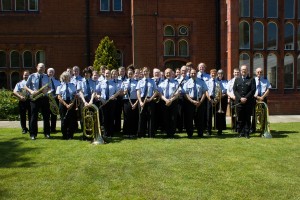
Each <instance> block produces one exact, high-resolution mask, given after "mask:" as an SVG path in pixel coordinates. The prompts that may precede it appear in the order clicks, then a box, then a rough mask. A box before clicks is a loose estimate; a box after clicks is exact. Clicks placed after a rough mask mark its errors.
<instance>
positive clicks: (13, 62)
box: [10, 51, 20, 67]
mask: <svg viewBox="0 0 300 200" xmlns="http://www.w3.org/2000/svg"><path fill="white" fill-rule="evenodd" d="M10 67H20V54H19V52H17V51H12V52H11V53H10Z"/></svg>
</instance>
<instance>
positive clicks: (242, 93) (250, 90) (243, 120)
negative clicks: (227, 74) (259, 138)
mask: <svg viewBox="0 0 300 200" xmlns="http://www.w3.org/2000/svg"><path fill="white" fill-rule="evenodd" d="M240 71H241V76H240V77H237V78H236V79H235V81H234V85H233V92H234V95H235V106H236V107H237V108H236V111H237V117H238V119H237V131H238V133H239V137H242V136H245V137H246V138H249V133H250V127H251V113H252V109H253V100H254V94H255V90H256V86H255V80H254V79H253V78H250V77H249V76H247V75H248V68H247V66H246V65H242V66H241V68H240Z"/></svg>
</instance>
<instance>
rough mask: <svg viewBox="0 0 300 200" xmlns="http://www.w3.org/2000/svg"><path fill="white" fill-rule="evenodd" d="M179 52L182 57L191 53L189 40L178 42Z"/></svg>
mask: <svg viewBox="0 0 300 200" xmlns="http://www.w3.org/2000/svg"><path fill="white" fill-rule="evenodd" d="M178 54H179V56H182V57H186V56H188V55H189V45H188V42H187V41H185V40H180V41H179V42H178Z"/></svg>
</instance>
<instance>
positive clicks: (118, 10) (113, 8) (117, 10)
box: [112, 0, 123, 12]
mask: <svg viewBox="0 0 300 200" xmlns="http://www.w3.org/2000/svg"><path fill="white" fill-rule="evenodd" d="M112 1H113V11H115V12H122V11H123V1H122V0H119V1H120V2H121V9H120V10H116V9H115V1H116V0H112Z"/></svg>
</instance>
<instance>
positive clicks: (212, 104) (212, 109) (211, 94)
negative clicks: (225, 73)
mask: <svg viewBox="0 0 300 200" xmlns="http://www.w3.org/2000/svg"><path fill="white" fill-rule="evenodd" d="M210 77H211V78H210V79H209V80H208V81H207V82H206V84H207V88H208V91H207V100H208V101H207V109H206V113H207V118H206V119H207V133H208V135H211V134H212V132H211V130H212V118H213V117H214V120H215V127H217V123H218V122H217V118H216V111H217V109H216V106H217V105H216V104H217V98H216V97H217V95H218V94H217V92H216V87H217V84H218V83H217V70H216V69H211V70H210ZM218 132H219V131H218Z"/></svg>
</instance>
